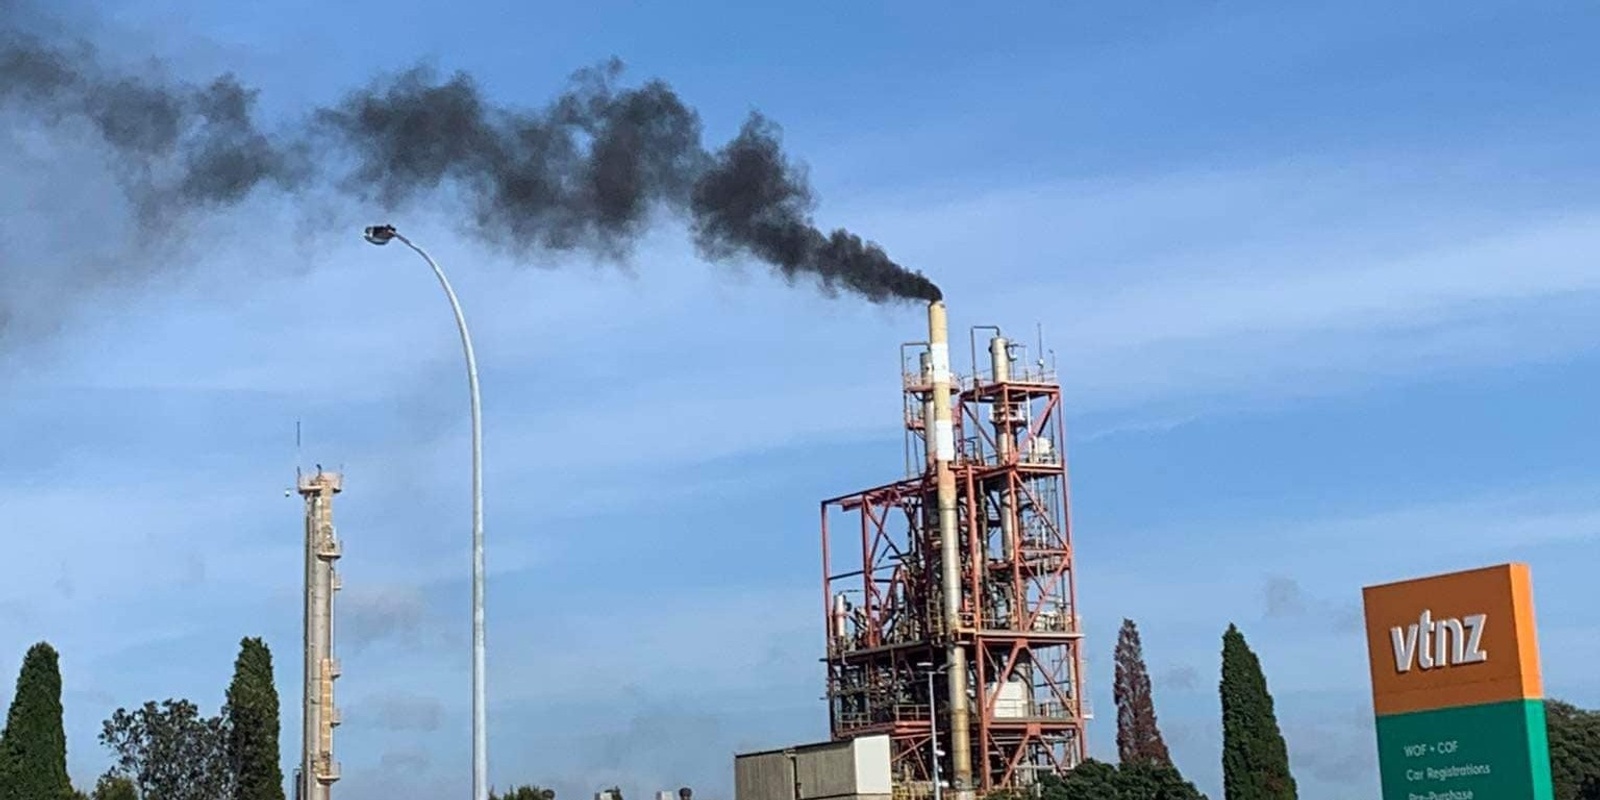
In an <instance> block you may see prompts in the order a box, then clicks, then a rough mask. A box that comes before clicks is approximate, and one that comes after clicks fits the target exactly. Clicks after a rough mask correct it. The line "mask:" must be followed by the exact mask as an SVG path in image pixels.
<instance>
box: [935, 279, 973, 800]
mask: <svg viewBox="0 0 1600 800" xmlns="http://www.w3.org/2000/svg"><path fill="white" fill-rule="evenodd" d="M928 353H929V356H930V361H931V366H932V367H933V439H934V450H933V463H934V475H935V479H936V490H935V491H936V494H935V497H936V499H937V503H938V508H939V565H940V586H941V593H942V594H943V597H944V629H945V630H944V634H945V637H946V645H945V664H946V665H947V666H948V668H949V669H948V671H947V673H946V679H947V685H948V687H949V691H950V701H949V707H950V764H951V768H952V772H954V775H952V776H951V784H952V788H954V789H955V794H956V800H971V798H972V735H971V726H970V707H969V706H970V702H969V700H968V698H967V651H966V650H965V649H963V648H962V647H961V646H960V644H959V643H958V642H957V639H956V632H957V631H958V630H959V629H960V628H961V542H960V530H959V528H958V527H957V522H956V519H957V517H956V478H955V472H954V471H953V470H952V469H951V462H952V461H954V460H955V425H954V423H953V421H952V420H951V388H950V384H951V375H950V331H949V323H948V321H947V319H946V315H945V306H944V301H942V300H934V301H933V302H930V303H929V304H928ZM935 724H937V720H936V721H935Z"/></svg>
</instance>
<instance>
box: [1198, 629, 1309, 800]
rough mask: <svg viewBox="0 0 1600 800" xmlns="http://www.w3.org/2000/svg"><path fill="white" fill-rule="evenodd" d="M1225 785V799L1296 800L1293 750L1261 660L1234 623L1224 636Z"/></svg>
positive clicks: (1222, 690)
mask: <svg viewBox="0 0 1600 800" xmlns="http://www.w3.org/2000/svg"><path fill="white" fill-rule="evenodd" d="M1218 690H1219V692H1220V694H1221V695H1222V783H1223V796H1224V797H1225V798H1227V800H1296V798H1297V797H1298V790H1297V788H1296V786H1295V780H1294V776H1293V775H1292V774H1290V772H1289V748H1288V745H1286V744H1285V743H1284V741H1283V733H1282V732H1281V731H1280V730H1279V729H1278V717H1277V713H1276V712H1275V711H1274V710H1273V706H1272V694H1271V693H1270V692H1268V691H1267V677H1266V675H1264V674H1263V673H1262V671H1261V660H1260V659H1259V658H1257V657H1256V654H1255V652H1253V651H1252V650H1251V649H1250V645H1249V644H1247V643H1246V642H1245V640H1244V634H1243V633H1240V632H1239V628H1238V627H1237V626H1235V625H1233V624H1232V623H1230V624H1229V625H1228V630H1227V632H1226V633H1224V634H1223V635H1222V682H1221V684H1220V686H1219V687H1218Z"/></svg>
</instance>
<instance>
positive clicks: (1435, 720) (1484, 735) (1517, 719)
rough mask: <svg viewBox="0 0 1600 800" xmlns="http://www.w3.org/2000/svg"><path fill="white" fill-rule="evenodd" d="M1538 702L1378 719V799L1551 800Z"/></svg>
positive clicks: (1543, 733)
mask: <svg viewBox="0 0 1600 800" xmlns="http://www.w3.org/2000/svg"><path fill="white" fill-rule="evenodd" d="M1549 749H1550V748H1549V742H1548V741H1547V740H1546V737H1545V720H1544V701H1543V700H1537V699H1533V700H1512V701H1508V702H1502V703H1485V704H1482V705H1473V706H1457V707H1455V708H1443V709H1437V710H1433V711H1415V712H1411V713H1405V714H1389V715H1386V716H1381V717H1378V765H1379V766H1378V768H1379V772H1380V774H1381V776H1382V781H1383V800H1552V793H1551V789H1550V755H1549Z"/></svg>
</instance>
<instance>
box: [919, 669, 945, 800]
mask: <svg viewBox="0 0 1600 800" xmlns="http://www.w3.org/2000/svg"><path fill="white" fill-rule="evenodd" d="M917 666H918V667H920V668H922V669H923V671H924V673H925V674H926V675H927V676H928V730H929V731H930V732H932V734H933V736H932V741H930V742H929V746H930V747H931V748H932V750H933V752H932V753H931V756H932V759H933V800H943V798H944V790H943V788H942V787H940V786H939V714H938V708H939V703H938V699H937V698H936V697H935V696H934V694H933V676H934V673H937V672H943V671H944V670H943V668H940V669H934V668H933V665H932V664H929V663H922V664H918V665H917Z"/></svg>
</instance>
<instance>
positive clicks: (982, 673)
mask: <svg viewBox="0 0 1600 800" xmlns="http://www.w3.org/2000/svg"><path fill="white" fill-rule="evenodd" d="M945 324H946V323H945V312H944V306H943V304H942V303H933V304H931V305H930V307H929V337H928V341H927V342H916V343H912V344H908V345H903V346H902V352H901V368H902V378H903V394H904V400H905V425H906V469H907V474H908V477H907V478H906V479H904V480H900V481H897V482H895V483H891V484H887V485H884V486H879V487H877V488H873V489H868V490H865V491H861V492H857V493H854V494H850V495H846V496H844V497H838V498H834V499H831V500H826V501H823V503H822V549H823V554H822V558H823V584H824V596H825V608H826V611H827V621H828V626H827V630H828V648H827V656H826V659H825V660H826V662H827V665H828V695H829V701H830V715H831V718H832V720H831V721H832V732H833V736H834V738H835V739H846V738H851V737H855V736H863V735H873V734H888V735H889V736H890V737H891V739H892V742H893V745H892V747H893V753H892V756H893V759H894V770H895V776H896V782H897V784H899V786H900V788H901V791H903V792H908V793H910V794H921V793H923V792H928V793H931V788H932V779H933V776H934V775H935V774H936V773H935V770H934V764H933V760H932V759H933V756H932V751H933V747H932V746H931V745H932V740H933V737H934V735H935V730H934V726H936V725H937V726H938V728H939V730H938V732H937V736H938V742H939V744H940V745H941V747H942V750H943V752H942V754H941V755H940V757H939V758H940V763H939V769H938V772H937V774H939V775H941V776H947V777H948V778H949V780H950V783H951V790H952V791H951V793H950V794H952V795H953V796H954V798H956V800H965V799H966V798H969V797H971V796H972V794H973V793H987V792H990V791H993V790H996V789H1004V788H1020V787H1023V786H1026V785H1029V784H1032V783H1033V782H1034V781H1035V778H1036V776H1037V774H1038V773H1040V772H1043V771H1050V772H1059V771H1063V770H1067V769H1071V768H1072V767H1074V766H1076V765H1077V764H1078V763H1079V762H1080V761H1081V760H1082V759H1083V758H1084V757H1085V755H1086V750H1085V744H1084V727H1085V721H1086V720H1087V719H1088V718H1089V716H1090V714H1089V709H1088V706H1087V700H1086V697H1085V696H1084V691H1083V686H1084V681H1083V673H1082V658H1081V653H1080V646H1081V640H1082V626H1081V624H1080V621H1079V617H1078V611H1077V603H1076V588H1075V580H1074V576H1075V571H1074V568H1073V558H1072V539H1071V535H1070V523H1069V517H1070V515H1069V513H1068V490H1067V471H1066V463H1065V459H1064V457H1063V455H1062V454H1063V453H1064V447H1063V446H1064V444H1065V424H1064V422H1063V420H1062V406H1061V389H1060V386H1059V385H1058V384H1057V382H1056V377H1055V370H1054V368H1053V366H1050V367H1047V365H1046V363H1045V361H1044V360H1043V359H1038V360H1036V361H1035V362H1034V364H1033V365H1029V364H1027V362H1026V361H1025V360H1023V361H1022V363H1021V366H1020V367H1019V365H1018V362H1019V360H1021V359H1019V355H1020V354H1022V351H1023V349H1024V348H1023V347H1022V346H1021V345H1019V344H1018V343H1016V342H1014V341H1012V340H1010V339H1008V338H1006V337H1005V336H1004V335H1003V334H1002V332H1001V331H1000V330H999V329H998V328H994V327H987V326H986V327H983V328H974V329H973V330H972V334H971V336H970V342H969V344H970V347H971V351H972V362H971V363H972V370H971V373H970V374H969V375H966V376H956V375H954V374H952V373H951V371H950V366H949V365H950V355H949V345H948V340H947V336H946V333H945ZM980 330H982V331H987V332H991V333H992V334H993V335H992V336H990V337H989V338H988V341H987V345H988V346H987V347H986V348H984V350H985V351H986V353H985V354H984V355H985V357H984V358H983V359H982V361H980V358H979V353H980V350H979V347H978V338H977V333H978V331H980ZM1041 348H1042V344H1041ZM983 362H986V363H983ZM984 366H986V367H987V369H982V370H981V371H980V367H984ZM841 518H843V519H841ZM841 522H843V523H844V524H842V525H841V524H840V523H841ZM930 679H931V680H930ZM930 695H931V696H930Z"/></svg>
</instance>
